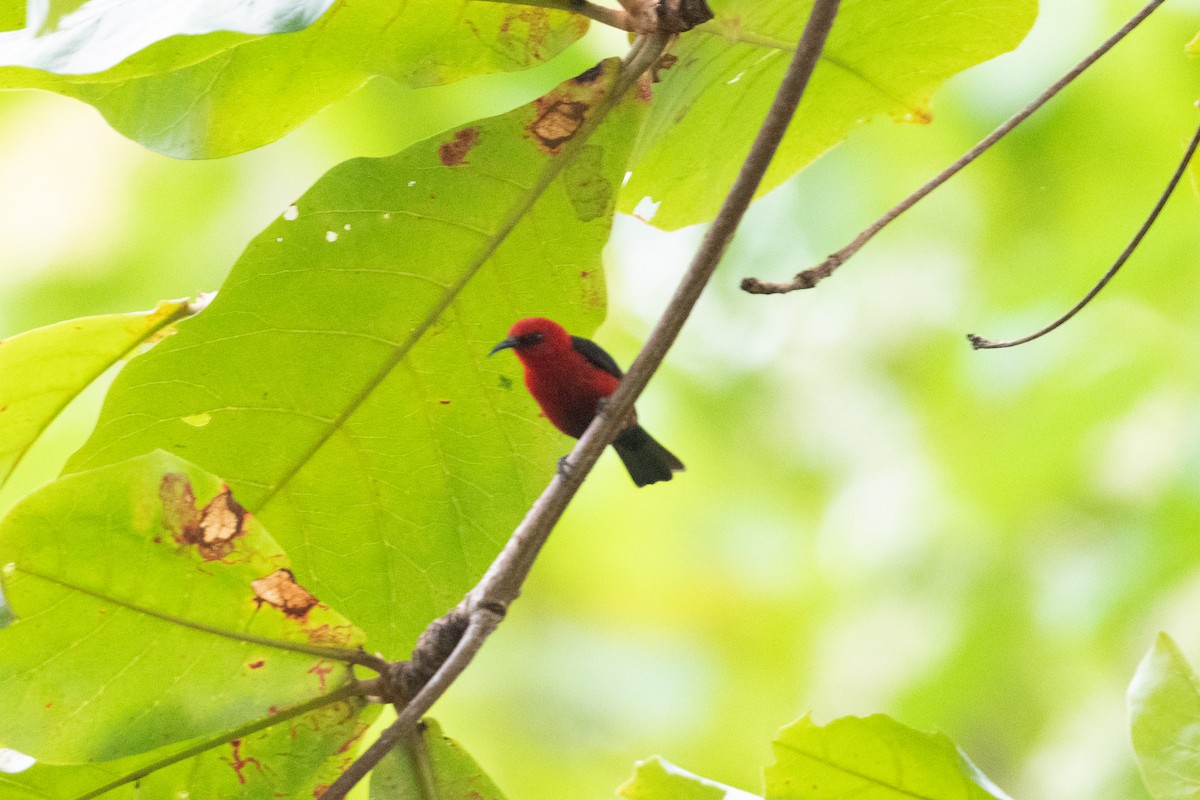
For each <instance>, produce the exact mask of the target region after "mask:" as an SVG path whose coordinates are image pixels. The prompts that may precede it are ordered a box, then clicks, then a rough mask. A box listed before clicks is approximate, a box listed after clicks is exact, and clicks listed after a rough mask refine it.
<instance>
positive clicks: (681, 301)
mask: <svg viewBox="0 0 1200 800" xmlns="http://www.w3.org/2000/svg"><path fill="white" fill-rule="evenodd" d="M839 3H840V0H815V2H814V3H813V8H812V12H811V13H810V16H809V19H808V23H807V25H806V26H805V29H804V35H803V37H802V38H801V40H800V44H799V45H798V46H797V48H796V52H795V55H794V58H793V59H792V63H791V65H790V66H789V67H788V71H787V74H786V75H785V76H784V79H783V82H782V83H781V84H780V86H779V90H778V92H777V94H776V96H775V100H774V102H773V103H772V104H771V108H770V110H769V111H768V112H767V116H766V118H765V119H764V120H763V124H762V127H761V128H760V129H759V132H758V136H757V137H756V138H755V140H754V144H753V145H752V146H751V148H750V152H749V154H748V155H747V156H746V159H745V161H744V162H743V163H742V168H741V171H740V172H739V173H738V177H737V180H736V181H735V182H734V184H733V187H732V188H731V189H730V191H729V194H728V195H727V196H726V198H725V201H724V202H723V203H722V205H721V209H720V210H719V211H718V212H717V216H716V219H714V220H713V224H712V226H711V227H710V228H709V230H708V233H707V234H706V235H705V237H704V241H703V242H702V243H701V245H700V249H699V250H698V251H697V253H696V255H695V257H694V258H693V259H692V263H691V266H690V267H689V268H688V271H687V273H685V275H684V277H683V279H682V281H681V282H680V285H679V287H678V288H677V289H676V291H675V294H674V295H673V296H672V298H671V300H670V302H669V303H668V304H667V307H666V309H665V310H664V311H663V314H662V316H661V317H660V319H659V321H658V324H657V325H656V326H655V328H654V331H653V332H652V333H651V335H650V338H649V339H648V340H647V341H646V344H645V345H644V346H643V347H642V350H641V352H640V353H639V354H638V357H637V359H635V360H634V362H633V365H632V366H631V367H630V368H629V372H627V373H626V374H625V377H624V378H623V379H622V380H621V384H620V386H618V387H617V390H616V392H614V393H613V394H612V396H611V397H609V398H608V402H607V403H606V404H605V405H604V407H603V408H602V409H600V410H599V412H598V413H597V414H596V417H595V419H594V420H592V423H591V425H589V426H588V429H587V431H585V432H584V434H583V436H582V437H580V439H579V442H578V443H577V444H576V445H575V447H574V449H572V451H571V453H570V454H569V455H568V456H567V459H566V462H565V468H564V469H563V470H560V471H559V472H558V473H557V474H556V475H555V476H554V478H553V479H551V481H550V484H549V486H547V487H546V489H545V491H543V492H542V494H541V496H540V497H538V499H537V500H536V501H535V502H534V504H533V506H532V508H530V510H529V513H528V514H526V515H525V519H524V520H522V521H521V524H520V525H518V526H517V528H516V530H515V531H513V534H512V536H511V537H510V538H509V540H508V542H507V544H506V545H505V547H504V549H503V550H502V551H501V553H500V554H499V555H498V556H497V557H496V559H495V560H494V561H493V562H492V565H491V567H490V568H489V569H488V571H487V573H486V574H485V575H484V576H483V577H482V578H481V579H480V581H479V583H478V584H477V585H476V586H475V588H474V589H472V590H471V591H470V592H469V593H468V594H467V597H466V599H465V600H464V604H465V606H466V608H467V609H468V610H469V611H470V615H471V616H470V623H469V624H468V626H467V629H466V632H465V633H464V634H463V637H462V639H461V640H460V641H459V643H458V645H457V646H456V647H455V649H454V651H453V652H452V653H451V655H450V656H449V658H447V659H446V661H445V662H444V663H443V664H442V665H441V667H440V668H439V669H438V670H437V672H435V673H434V674H433V677H432V678H430V680H429V682H428V683H427V684H425V686H424V687H423V688H422V689H421V690H420V691H419V692H418V693H417V695H416V696H415V697H413V698H412V700H410V701H409V702H408V703H407V704H405V705H404V706H403V708H402V710H401V711H400V715H399V717H398V718H397V719H396V721H395V722H394V723H392V725H391V726H389V727H388V728H387V729H386V730H385V731H384V732H383V733H382V734H380V737H379V739H377V740H376V741H375V743H374V744H372V745H371V746H370V747H369V748H368V749H367V750H366V752H364V753H363V754H362V755H361V756H359V757H358V759H356V760H355V762H354V763H353V764H351V765H350V767H348V768H347V770H346V771H345V772H344V773H342V775H341V776H340V777H339V778H338V779H337V781H335V782H334V783H333V785H331V786H330V787H329V789H327V790H326V792H325V793H324V794H323V795H322V797H323V798H324V800H342V798H344V797H345V796H346V793H347V792H348V791H349V790H350V789H351V788H352V787H353V786H354V785H355V784H356V783H358V781H360V780H362V778H364V777H365V776H366V774H367V773H368V772H369V771H370V770H371V769H372V768H374V766H375V765H376V764H378V763H379V761H381V760H382V759H383V758H384V756H386V755H387V753H388V752H390V751H391V750H392V748H394V747H395V746H396V745H397V743H399V742H400V740H401V739H402V737H403V736H404V732H405V731H406V730H409V729H410V728H411V727H412V726H415V725H416V724H417V723H418V722H419V721H420V719H421V717H422V716H423V715H424V714H425V712H426V711H428V710H429V708H430V707H431V706H432V705H433V703H434V702H435V701H436V700H437V699H438V698H439V697H441V695H442V694H443V693H444V692H445V691H446V689H448V688H449V687H450V685H451V684H452V683H453V682H454V680H455V679H456V678H457V677H458V676H459V675H460V674H461V673H462V671H463V670H464V669H466V667H467V665H468V664H469V663H470V662H471V661H472V660H473V659H474V657H475V654H476V653H478V651H479V649H480V648H481V647H482V646H483V643H484V642H485V641H486V639H487V637H488V636H489V635H491V633H492V631H494V630H495V629H496V627H497V626H498V625H499V624H500V621H501V620H502V619H503V617H504V613H505V611H506V610H507V608H508V606H509V604H511V603H512V602H513V601H514V600H515V599H516V598H517V596H518V594H519V593H520V590H521V586H522V585H523V583H524V581H525V578H526V576H528V574H529V571H530V569H531V568H532V566H533V563H534V561H535V559H536V558H537V555H538V553H539V552H540V551H541V548H542V546H543V545H544V544H545V542H546V540H547V538H549V535H550V532H551V531H552V530H553V529H554V526H555V525H556V524H557V523H558V520H559V519H560V518H561V516H562V513H563V511H564V510H565V509H566V507H567V504H568V503H569V502H570V500H571V498H572V497H574V495H575V493H576V492H577V491H578V490H579V487H580V486H581V485H582V483H583V481H584V478H586V477H587V475H588V473H589V472H590V471H591V468H592V466H593V465H594V464H595V463H596V461H597V460H598V459H599V457H600V453H601V452H602V451H603V450H604V448H605V447H607V446H608V445H609V443H610V442H612V439H613V437H614V436H615V435H616V434H617V429H618V428H619V427H620V426H621V425H622V424H623V423H624V421H625V420H626V418H627V417H628V415H629V412H630V410H631V409H632V408H633V403H634V401H635V400H636V399H637V396H638V395H639V394H640V393H641V392H642V390H643V389H644V388H645V387H646V384H647V383H648V382H649V380H650V378H651V377H652V376H653V375H654V373H655V372H656V371H657V369H658V367H659V366H660V365H661V364H662V361H663V358H664V357H665V356H666V353H667V350H668V349H670V347H671V345H672V344H673V343H674V341H675V339H676V338H677V337H678V335H679V331H680V330H681V329H682V328H683V324H684V322H686V321H687V318H688V317H689V316H690V314H691V311H692V308H693V307H694V306H695V304H696V301H697V300H698V299H699V297H700V294H701V292H702V291H703V290H704V287H705V286H706V285H707V284H708V281H709V279H710V278H711V277H712V274H713V272H714V271H715V270H716V268H717V265H718V264H719V263H720V260H721V257H722V256H723V255H724V253H725V250H726V249H727V248H728V246H729V243H730V241H731V240H732V239H733V235H734V233H735V232H736V231H737V228H738V225H739V223H740V222H741V219H742V217H743V216H744V215H745V213H746V209H747V208H749V206H750V201H751V200H752V199H753V198H754V193H755V191H756V190H757V188H758V186H759V184H760V183H761V182H762V177H763V174H764V173H765V172H766V169H767V166H768V165H769V164H770V163H771V159H772V158H773V157H774V155H775V151H776V150H777V149H778V148H779V143H780V142H781V141H782V139H783V135H784V133H785V132H786V131H787V127H788V125H789V123H790V122H791V120H792V117H793V116H794V115H795V112H796V107H797V106H798V105H799V104H800V98H801V97H802V96H803V95H804V90H805V88H806V87H807V86H808V80H809V78H810V77H811V76H812V71H813V69H814V68H815V67H816V64H817V60H818V59H819V58H820V55H821V51H822V50H823V49H824V46H825V40H826V39H827V38H828V36H829V31H830V29H831V28H832V27H833V21H834V18H835V17H836V16H837V10H838V5H839ZM665 44H666V38H665V37H664V38H663V39H662V40H660V41H659V42H658V43H657V47H654V48H652V47H648V48H646V49H647V50H650V51H652V52H651V53H650V55H651V56H653V58H651V59H648V60H647V61H646V64H647V66H648V65H649V64H652V63H653V62H654V61H655V60H657V55H655V54H654V52H653V51H655V50H657V51H658V52H661V49H662V47H664V46H665ZM631 71H632V70H631ZM638 74H640V72H639V73H638ZM452 613H453V612H452Z"/></svg>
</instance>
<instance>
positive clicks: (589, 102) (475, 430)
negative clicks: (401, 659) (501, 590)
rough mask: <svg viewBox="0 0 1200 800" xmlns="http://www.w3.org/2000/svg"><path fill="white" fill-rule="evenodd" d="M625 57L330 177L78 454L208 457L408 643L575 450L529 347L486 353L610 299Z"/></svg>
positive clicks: (326, 573) (117, 388)
mask: <svg viewBox="0 0 1200 800" xmlns="http://www.w3.org/2000/svg"><path fill="white" fill-rule="evenodd" d="M617 71H618V63H617V62H616V61H615V60H613V61H608V62H604V63H603V64H602V65H601V66H599V67H597V68H595V69H593V70H589V71H588V72H586V73H584V74H583V75H581V76H580V77H579V78H577V79H575V80H572V81H568V82H566V83H564V84H563V85H562V86H560V87H559V88H557V89H556V90H554V91H553V92H552V93H550V94H548V95H546V96H545V97H543V98H541V99H539V100H538V101H536V102H535V103H531V104H529V105H527V106H523V107H521V108H518V109H516V110H515V111H512V112H510V113H508V114H505V115H503V116H499V117H494V118H492V119H488V120H483V121H481V122H478V123H475V124H473V125H471V126H468V127H466V128H463V129H461V130H458V131H455V132H450V133H447V134H445V135H443V136H440V137H437V138H435V139H430V140H427V141H425V142H421V143H418V144H416V145H414V146H412V147H411V148H409V149H408V150H405V151H404V152H403V153H400V154H398V155H396V156H393V157H390V158H383V159H356V160H353V161H349V162H346V163H344V164H342V165H340V166H338V167H336V168H335V169H333V170H332V171H330V172H329V173H328V174H327V175H326V176H324V177H323V178H322V179H321V180H320V181H319V182H318V183H317V184H316V185H315V186H314V187H313V188H312V189H311V190H310V191H309V192H308V193H307V194H306V195H305V196H304V197H302V198H301V199H300V200H299V201H298V202H297V204H296V205H295V206H293V207H292V208H291V209H289V210H288V211H287V212H286V213H285V214H284V215H283V217H282V218H281V219H280V220H278V221H277V222H275V223H274V224H272V225H271V226H270V227H268V228H267V230H266V231H264V232H263V234H261V235H260V236H259V237H258V238H257V239H255V241H254V242H253V243H252V244H251V245H250V247H249V248H248V249H247V251H246V253H245V255H244V256H243V257H242V259H241V260H240V261H239V262H238V264H237V265H236V266H235V267H234V269H233V272H232V273H231V275H230V276H229V279H228V281H227V282H226V284H225V286H224V287H223V288H222V289H221V291H220V293H219V294H218V295H217V297H216V299H215V300H214V301H213V303H212V304H211V305H210V306H209V308H208V309H207V310H206V311H204V312H203V313H202V314H200V315H199V316H197V317H195V318H193V319H191V320H189V321H187V322H186V323H184V324H181V325H180V326H179V331H178V333H177V334H176V335H175V336H173V337H171V338H170V339H169V340H167V341H166V342H163V343H162V344H160V345H159V346H158V347H156V348H155V349H154V350H152V351H151V352H150V353H148V354H147V355H144V356H142V357H140V358H137V359H135V360H134V361H132V362H131V363H130V364H129V366H128V367H127V368H126V369H125V370H124V371H123V372H122V374H121V375H120V376H119V377H118V379H117V381H116V383H115V384H114V386H113V389H112V391H111V392H110V394H109V397H108V400H107V402H106V404H105V407H104V410H103V412H102V414H101V419H100V422H99V424H98V426H97V429H96V432H95V434H94V436H93V438H92V439H91V441H90V442H89V443H88V444H87V445H86V446H85V447H84V449H83V450H82V451H81V452H80V453H79V454H78V455H77V457H76V458H75V459H74V460H73V461H72V463H71V465H70V468H71V469H87V468H92V467H96V466H99V465H101V464H107V463H113V462H116V461H120V460H122V459H124V458H127V457H130V456H133V455H137V454H140V453H145V452H149V451H152V450H154V449H156V448H162V449H165V450H169V451H172V452H176V453H179V454H181V455H186V457H187V458H188V459H189V460H191V461H193V462H195V463H197V464H199V465H201V466H203V467H204V468H205V469H208V470H210V471H212V472H214V473H216V474H219V475H221V476H223V477H224V478H225V479H226V480H228V481H229V483H230V485H231V486H232V487H233V488H234V491H235V493H236V495H237V497H238V499H239V501H240V502H242V503H243V504H244V505H245V506H246V507H247V508H249V509H250V510H251V511H253V512H255V513H256V514H258V515H260V517H261V519H262V520H263V522H264V523H265V524H266V525H267V526H268V527H269V528H270V530H271V531H272V534H273V535H274V536H275V537H276V538H277V540H278V541H279V542H280V543H281V544H282V545H283V547H284V548H285V550H286V551H287V553H288V554H289V555H290V556H291V558H292V561H293V564H294V569H295V570H296V573H297V575H298V576H299V577H300V580H301V582H302V583H304V584H305V585H306V586H308V587H309V588H310V589H312V591H314V592H315V593H316V594H317V595H318V596H320V597H322V598H323V599H326V600H328V601H329V602H330V603H332V604H334V605H335V606H336V607H337V608H338V609H340V610H341V611H342V612H343V613H345V614H347V615H348V616H349V617H350V618H351V619H353V620H354V622H355V624H357V625H359V626H360V627H362V628H363V630H365V631H366V632H367V633H368V635H369V637H370V640H371V644H372V648H373V649H379V650H383V651H384V652H391V653H398V654H403V653H404V652H405V651H406V650H407V648H409V647H411V646H412V644H413V643H414V642H415V639H416V636H417V634H418V633H419V632H420V631H421V630H422V629H423V628H424V627H425V624H426V623H427V622H428V621H429V620H430V619H432V618H434V617H436V616H438V615H440V614H441V613H442V612H444V611H445V610H446V609H447V608H449V607H450V606H452V605H453V604H454V603H456V602H457V601H458V600H459V599H460V598H461V597H462V594H463V592H464V591H466V589H467V588H468V587H469V586H470V585H471V584H472V583H473V582H474V581H475V579H477V577H478V576H479V574H481V572H482V570H483V569H484V568H485V567H486V565H487V564H488V563H489V562H490V559H491V558H492V557H493V556H494V554H495V553H496V552H497V550H498V548H499V546H500V544H501V542H503V541H504V540H505V539H506V538H507V537H508V534H509V532H510V531H511V529H512V527H513V526H514V524H515V523H516V522H517V520H518V519H519V518H520V516H521V514H522V513H523V512H524V510H525V509H526V508H527V507H528V504H529V502H530V501H531V499H532V498H533V497H534V496H536V493H537V492H538V491H539V490H540V489H541V488H542V486H543V485H544V482H545V480H546V479H547V478H548V477H549V475H550V473H551V471H552V470H553V469H554V465H555V460H556V458H557V456H560V455H562V454H563V453H565V452H566V450H567V445H566V443H565V442H564V441H562V439H561V437H559V436H558V435H557V434H555V433H554V431H553V429H552V428H551V427H550V426H549V425H548V424H547V423H546V422H545V421H544V420H540V419H538V418H537V414H536V406H535V405H534V404H533V402H532V401H531V400H530V398H529V397H528V395H527V394H526V393H525V392H523V391H513V385H514V380H515V376H516V374H517V370H518V367H517V364H516V360H515V359H513V358H511V357H509V356H507V354H505V356H504V357H497V358H496V359H493V360H491V361H489V360H488V359H487V353H488V351H489V349H490V348H491V347H492V345H493V344H495V342H496V341H498V340H499V339H501V338H503V336H504V335H505V332H506V330H507V329H508V328H509V326H510V325H511V324H512V322H513V321H514V320H516V319H518V318H519V317H523V316H530V315H534V314H543V315H547V316H551V317H554V318H557V319H559V320H560V321H561V322H562V323H563V324H564V325H566V326H567V327H568V329H570V330H572V331H575V332H578V333H581V334H586V333H588V332H589V331H590V330H591V329H592V328H593V327H594V326H595V325H596V324H597V323H598V322H599V320H600V318H601V316H602V314H603V304H604V288H603V287H604V284H603V277H602V275H601V273H600V251H601V248H602V247H603V246H604V243H605V241H606V239H607V237H608V232H609V226H610V223H611V213H612V202H613V197H614V195H615V192H616V187H617V186H619V184H620V179H621V176H622V174H623V172H624V170H625V166H626V157H627V154H628V143H629V142H630V141H631V139H632V134H633V130H634V128H635V126H636V125H637V123H638V121H639V120H640V117H641V111H642V109H643V108H644V105H645V104H644V102H643V101H641V100H639V99H636V98H633V99H630V100H628V101H625V102H624V103H622V104H621V105H620V106H618V107H617V108H616V109H615V110H612V111H608V112H606V111H605V109H604V108H603V106H604V105H605V104H606V103H608V102H609V100H610V99H611V98H610V91H611V89H612V87H613V84H614V80H615V76H616V73H617ZM604 113H607V116H606V117H605V121H604V124H603V125H602V126H600V128H599V130H598V131H597V132H596V133H595V134H594V135H593V136H591V137H590V138H588V139H587V140H586V141H584V140H583V139H582V137H576V136H574V133H575V131H576V130H577V126H578V125H579V124H580V123H581V120H583V119H584V118H587V119H592V118H593V117H594V116H595V115H596V114H604ZM564 165H566V166H565V168H564ZM560 169H561V173H560Z"/></svg>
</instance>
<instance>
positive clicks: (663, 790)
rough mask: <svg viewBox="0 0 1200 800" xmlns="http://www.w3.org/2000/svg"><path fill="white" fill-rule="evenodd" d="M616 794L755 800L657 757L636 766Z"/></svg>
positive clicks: (665, 799)
mask: <svg viewBox="0 0 1200 800" xmlns="http://www.w3.org/2000/svg"><path fill="white" fill-rule="evenodd" d="M617 794H618V795H620V796H621V797H624V798H626V800H757V798H756V796H755V795H752V794H750V793H749V792H743V791H741V790H740V789H734V788H733V787H732V786H725V785H723V784H720V783H717V782H716V781H710V780H708V779H707V778H701V777H700V776H698V775H693V774H692V773H690V772H688V771H687V770H684V769H681V768H679V767H677V766H675V765H674V764H672V763H671V762H669V761H666V760H664V759H662V758H659V757H658V756H655V757H654V758H648V759H646V760H645V761H639V762H638V763H637V767H636V771H635V772H634V774H633V777H632V778H630V779H629V780H628V781H626V782H625V783H624V784H623V785H622V786H621V788H620V789H618V790H617Z"/></svg>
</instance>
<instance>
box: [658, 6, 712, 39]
mask: <svg viewBox="0 0 1200 800" xmlns="http://www.w3.org/2000/svg"><path fill="white" fill-rule="evenodd" d="M654 12H655V15H656V16H657V17H658V29H657V30H656V31H648V33H684V32H685V31H690V30H691V29H692V28H694V27H696V26H697V25H703V24H704V23H705V22H708V21H709V20H710V19H712V18H713V16H714V15H713V12H712V9H710V8H709V7H708V3H706V2H705V1H704V0H659V2H658V3H656V4H655V6H654Z"/></svg>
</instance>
